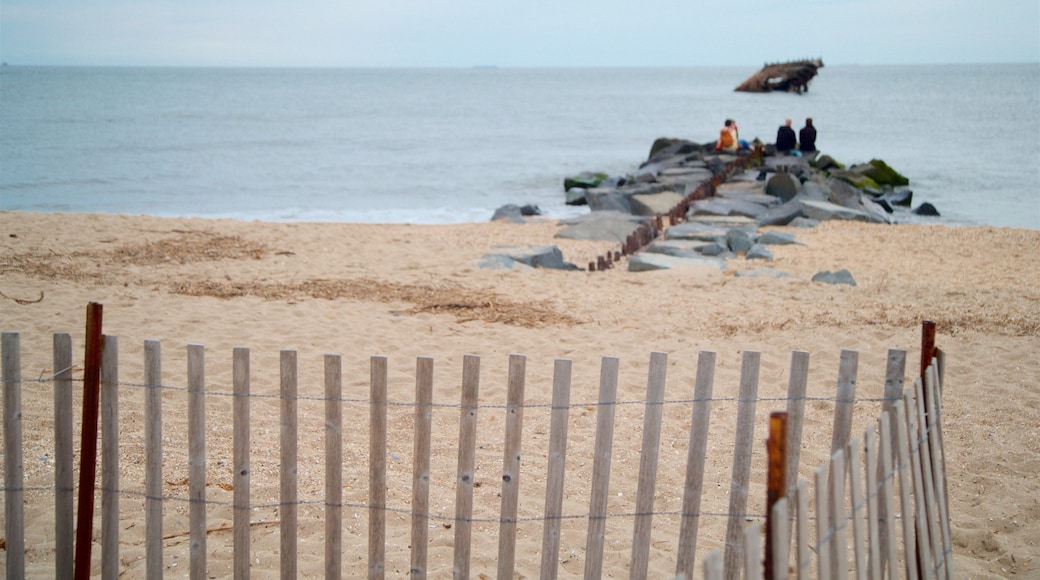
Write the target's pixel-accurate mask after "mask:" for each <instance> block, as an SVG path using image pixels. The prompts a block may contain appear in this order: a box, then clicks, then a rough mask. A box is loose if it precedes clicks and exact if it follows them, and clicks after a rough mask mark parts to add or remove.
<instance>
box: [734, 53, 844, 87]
mask: <svg viewBox="0 0 1040 580" xmlns="http://www.w3.org/2000/svg"><path fill="white" fill-rule="evenodd" d="M821 68H823V60H822V59H819V58H815V59H805V60H794V61H788V62H777V63H773V64H766V65H764V66H763V67H762V68H761V69H760V70H759V71H758V72H756V73H755V74H753V75H751V76H750V77H748V78H747V80H745V81H744V82H743V83H741V84H740V85H739V86H737V88H736V89H734V90H736V91H740V92H745V93H770V92H776V91H779V92H786V93H798V94H802V93H803V92H806V91H808V90H809V82H810V81H812V79H813V77H815V76H816V73H817V71H818V70H819V69H821Z"/></svg>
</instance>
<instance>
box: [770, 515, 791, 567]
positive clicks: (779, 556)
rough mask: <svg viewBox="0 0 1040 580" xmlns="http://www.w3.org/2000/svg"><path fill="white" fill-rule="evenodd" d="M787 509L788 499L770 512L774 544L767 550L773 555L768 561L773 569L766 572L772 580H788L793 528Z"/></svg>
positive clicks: (771, 533)
mask: <svg viewBox="0 0 1040 580" xmlns="http://www.w3.org/2000/svg"><path fill="white" fill-rule="evenodd" d="M788 511H789V510H788V509H787V498H784V497H782V498H780V499H778V500H777V501H776V503H775V504H773V509H772V510H770V518H769V522H770V527H771V528H772V530H771V531H770V535H771V536H772V539H773V541H772V543H771V544H770V545H767V546H766V549H767V550H769V551H770V552H771V553H770V554H769V555H768V556H767V560H768V561H769V563H770V564H772V567H771V568H770V569H769V570H766V572H767V573H768V574H769V576H768V578H770V580H787V576H788V562H789V561H790V558H791V538H790V537H789V535H790V532H791V528H790V526H789V522H790V521H791V520H790V519H788Z"/></svg>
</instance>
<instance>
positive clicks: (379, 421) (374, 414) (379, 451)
mask: <svg viewBox="0 0 1040 580" xmlns="http://www.w3.org/2000/svg"><path fill="white" fill-rule="evenodd" d="M386 363H387V360H386V357H385V356H373V357H371V359H369V391H370V392H369V401H370V403H369V405H370V407H369V427H368V436H369V443H368V577H369V578H379V579H382V578H383V577H384V575H385V574H386V428H387V420H386V412H387V408H386V407H387V364H386Z"/></svg>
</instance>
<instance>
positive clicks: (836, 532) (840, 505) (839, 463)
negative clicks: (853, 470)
mask: <svg viewBox="0 0 1040 580" xmlns="http://www.w3.org/2000/svg"><path fill="white" fill-rule="evenodd" d="M830 467H831V478H830V480H829V483H830V488H831V492H830V499H831V505H830V513H831V520H832V521H833V522H834V528H833V530H832V536H831V545H832V546H834V550H833V560H832V565H833V570H834V573H833V574H832V577H833V578H835V580H845V579H846V578H848V577H849V554H848V539H847V534H846V532H845V530H846V528H847V526H848V520H847V519H845V489H846V488H845V449H844V448H842V449H839V450H837V451H835V452H834V454H832V455H831V466H830Z"/></svg>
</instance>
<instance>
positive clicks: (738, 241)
mask: <svg viewBox="0 0 1040 580" xmlns="http://www.w3.org/2000/svg"><path fill="white" fill-rule="evenodd" d="M726 245H727V246H729V249H730V251H731V252H733V253H734V254H744V253H746V252H748V251H749V250H751V247H752V246H754V245H755V242H754V240H752V239H751V235H750V234H749V233H747V232H746V231H744V230H741V229H732V230H729V231H728V232H726Z"/></svg>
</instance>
